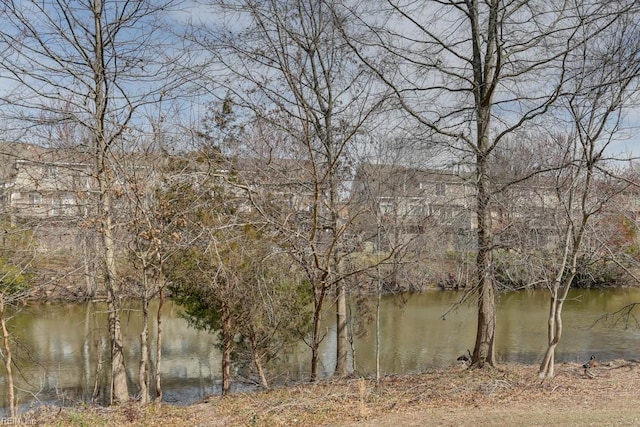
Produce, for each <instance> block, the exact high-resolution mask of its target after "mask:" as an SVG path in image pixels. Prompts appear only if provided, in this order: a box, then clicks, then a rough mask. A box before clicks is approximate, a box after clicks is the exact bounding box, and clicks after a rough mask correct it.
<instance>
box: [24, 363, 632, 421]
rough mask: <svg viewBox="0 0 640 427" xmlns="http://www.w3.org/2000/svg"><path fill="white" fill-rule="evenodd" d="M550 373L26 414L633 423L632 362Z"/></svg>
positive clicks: (490, 373)
mask: <svg viewBox="0 0 640 427" xmlns="http://www.w3.org/2000/svg"><path fill="white" fill-rule="evenodd" d="M556 370H557V375H556V377H555V378H554V379H553V380H548V381H541V380H539V379H538V378H537V367H535V366H522V365H508V366H502V367H500V368H499V369H490V370H466V369H463V368H462V367H459V366H455V367H451V368H449V369H443V370H434V371H429V372H425V373H422V374H419V375H407V376H390V377H386V378H384V379H383V380H382V381H380V382H379V383H377V384H376V382H375V381H373V380H369V379H362V378H354V379H345V380H336V381H323V382H318V383H314V384H302V385H297V386H292V387H287V388H281V389H275V390H270V391H265V392H257V393H246V394H235V395H232V396H226V397H220V396H212V397H210V398H208V399H207V400H205V401H203V402H200V403H197V404H194V405H190V406H188V407H176V406H171V405H166V404H163V405H149V406H147V407H139V406H137V405H135V404H128V405H123V406H122V407H119V408H65V409H63V410H58V409H55V410H54V409H52V408H49V409H45V410H42V411H40V412H37V413H34V414H30V417H31V419H32V420H35V421H36V422H37V424H38V425H50V426H70V425H71V426H84V425H86V426H100V425H102V426H121V425H122V426H124V425H130V426H152V425H158V426H295V425H300V426H322V425H327V426H340V425H341V426H359V425H363V426H385V425H399V424H401V425H402V426H403V427H407V426H419V425H425V424H428V425H451V426H453V425H455V426H460V425H483V426H484V425H518V426H521V425H576V426H578V425H581V426H582V425H594V426H595V425H598V426H601V425H640V410H639V409H638V408H639V407H640V406H639V404H640V365H638V364H637V363H636V362H627V361H621V360H620V361H614V362H612V363H610V364H608V366H600V367H598V368H596V369H594V370H593V372H594V374H595V378H588V377H587V376H585V375H584V373H583V370H582V367H581V366H580V365H579V364H564V365H559V366H557V369H556Z"/></svg>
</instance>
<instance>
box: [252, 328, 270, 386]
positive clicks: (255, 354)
mask: <svg viewBox="0 0 640 427" xmlns="http://www.w3.org/2000/svg"><path fill="white" fill-rule="evenodd" d="M250 339H251V355H252V358H253V365H254V366H255V368H256V372H257V373H258V377H259V378H260V384H262V387H263V388H264V389H268V388H269V382H268V381H267V377H266V375H265V373H264V367H263V366H262V357H261V356H260V350H259V349H258V342H257V339H256V335H255V334H254V333H252V334H251V338H250Z"/></svg>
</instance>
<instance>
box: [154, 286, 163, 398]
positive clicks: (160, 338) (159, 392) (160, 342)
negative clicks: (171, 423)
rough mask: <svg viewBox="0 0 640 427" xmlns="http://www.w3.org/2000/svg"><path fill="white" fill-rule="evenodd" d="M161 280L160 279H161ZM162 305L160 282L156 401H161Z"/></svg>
mask: <svg viewBox="0 0 640 427" xmlns="http://www.w3.org/2000/svg"><path fill="white" fill-rule="evenodd" d="M161 280H162V279H161ZM163 305H164V288H163V283H161V284H160V292H159V295H158V313H157V316H156V327H157V329H158V334H157V336H156V369H155V387H156V399H155V401H156V402H162V386H161V382H160V381H161V377H160V367H161V366H162V364H161V362H162V306H163Z"/></svg>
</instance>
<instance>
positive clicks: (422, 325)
mask: <svg viewBox="0 0 640 427" xmlns="http://www.w3.org/2000/svg"><path fill="white" fill-rule="evenodd" d="M461 297H462V293H460V292H456V291H430V292H423V293H416V294H410V295H402V296H400V297H399V296H386V297H384V298H383V299H382V302H381V310H380V312H381V320H380V336H381V357H380V368H381V372H382V374H383V375H384V374H403V373H412V372H420V371H424V370H426V369H429V368H437V367H443V366H449V365H451V364H453V363H456V358H457V357H458V356H460V355H462V354H465V353H466V351H467V349H473V345H474V340H475V330H476V311H475V301H474V300H470V301H468V302H464V303H460V304H458V303H459V301H460V298H461ZM372 298H375V297H372ZM632 302H640V289H635V288H626V289H607V290H572V292H571V294H570V299H569V300H568V301H567V302H566V303H565V309H564V316H563V319H564V326H565V329H564V334H563V338H562V341H561V343H560V345H559V346H558V348H557V352H556V360H557V361H558V362H569V361H570V362H582V361H585V360H587V359H588V358H589V355H591V354H595V355H596V356H597V357H598V358H599V359H601V360H610V359H616V358H626V359H631V358H639V355H638V352H639V347H640V341H639V339H640V329H638V328H636V327H630V328H626V329H625V328H624V327H616V328H610V327H607V326H606V325H604V324H603V323H602V322H596V320H597V319H598V318H599V317H601V316H602V315H603V314H606V313H612V312H615V311H616V310H618V309H620V308H621V307H623V306H625V305H626V304H629V303H632ZM548 306H549V294H548V292H547V291H544V290H536V291H521V292H514V293H505V294H501V295H500V297H499V303H498V322H497V331H496V350H497V356H498V361H499V362H521V363H538V362H539V361H540V360H541V358H542V355H543V353H544V350H545V341H546V318H547V313H548ZM134 307H135V306H134V305H133V304H132V305H129V306H128V308H127V309H126V310H125V311H124V312H123V316H122V323H123V331H124V333H125V345H126V347H125V348H126V350H127V351H126V357H127V368H128V370H129V376H130V378H131V379H135V378H137V366H138V357H139V356H138V353H139V349H140V345H139V341H138V340H139V338H138V336H139V333H140V329H141V316H140V313H139V311H137V310H136V309H135V308H134ZM155 309H156V307H153V311H152V312H153V313H155ZM179 312H180V308H179V307H178V306H176V305H175V304H172V303H171V302H168V303H165V305H164V307H163V334H164V335H163V362H162V369H161V372H162V383H163V390H164V397H165V399H164V400H165V401H167V402H174V403H180V404H185V403H190V402H194V401H196V400H199V399H202V398H203V397H205V396H206V395H208V394H212V393H218V392H219V390H220V380H221V378H220V372H219V371H220V354H219V352H218V350H217V348H216V346H215V344H216V338H215V337H214V336H212V335H210V334H208V333H206V332H202V331H197V330H195V329H193V328H191V327H189V325H188V324H187V323H186V321H185V320H183V319H182V318H181V317H180V316H179ZM326 319H327V320H326V321H325V327H326V330H327V336H326V338H325V340H324V342H323V345H322V347H321V358H320V364H321V366H320V375H321V376H328V375H331V373H332V371H333V367H334V365H335V347H334V346H335V329H334V328H333V324H332V321H333V319H334V316H333V314H332V313H328V315H327V316H326ZM10 325H11V326H12V328H13V329H12V331H13V334H14V336H15V338H16V343H17V344H16V347H17V348H16V353H17V354H16V365H15V366H16V368H17V369H16V370H15V371H16V372H15V377H16V378H15V380H16V385H17V387H18V393H17V395H18V397H19V402H18V403H19V404H20V405H21V407H22V409H26V408H28V407H30V406H32V405H36V404H39V403H52V402H55V403H57V404H67V403H72V402H78V401H81V400H85V401H90V400H91V399H92V398H93V397H95V396H105V395H106V390H105V389H104V387H105V386H104V383H106V381H97V380H96V378H104V377H105V375H106V371H105V369H107V368H106V367H107V366H108V360H107V358H108V356H107V355H108V349H109V342H108V339H107V323H106V313H105V305H104V304H102V303H78V304H32V305H29V306H26V307H23V308H22V309H21V310H20V311H19V312H18V313H16V315H15V316H14V317H13V318H12V319H11V321H10ZM634 326H635V325H634ZM151 329H152V330H151V333H152V337H153V339H155V332H156V330H155V322H153V323H152V328H151ZM366 331H367V333H366V334H365V335H364V336H362V337H358V338H356V339H355V340H354V344H353V350H354V352H353V353H354V354H353V357H352V363H353V365H354V367H355V370H356V371H357V373H359V374H363V375H373V374H375V367H376V357H375V324H370V325H368V326H367V327H366ZM289 356H290V357H289V359H288V361H287V363H286V365H283V366H282V368H281V372H279V377H278V380H279V381H281V382H285V381H299V380H305V379H306V378H308V375H309V369H310V368H309V361H310V356H309V351H308V349H307V348H306V347H305V346H304V345H303V344H302V343H301V344H300V345H299V346H298V348H297V350H296V351H295V352H294V353H293V354H291V355H289ZM0 371H1V374H2V375H0V384H1V385H0V399H2V405H3V407H5V408H6V395H5V393H6V389H7V387H6V377H5V376H4V369H2V368H0ZM3 385H4V386H3ZM235 387H236V390H238V389H239V388H242V384H241V383H236V385H235Z"/></svg>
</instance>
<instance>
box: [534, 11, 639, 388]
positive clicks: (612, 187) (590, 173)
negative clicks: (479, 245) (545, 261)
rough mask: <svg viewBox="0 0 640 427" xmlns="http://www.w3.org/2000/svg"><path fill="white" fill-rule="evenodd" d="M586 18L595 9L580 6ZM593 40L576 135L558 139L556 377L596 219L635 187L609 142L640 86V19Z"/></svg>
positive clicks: (580, 76)
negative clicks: (567, 316)
mask: <svg viewBox="0 0 640 427" xmlns="http://www.w3.org/2000/svg"><path fill="white" fill-rule="evenodd" d="M578 12H580V13H581V15H582V16H585V15H586V14H588V13H590V11H589V9H578ZM582 31H583V32H584V34H585V38H586V40H585V42H584V43H583V44H582V45H581V49H579V50H577V51H576V52H575V53H574V55H572V56H571V58H570V59H571V62H572V65H573V69H572V71H573V72H572V75H571V78H570V79H569V82H570V85H571V86H570V87H571V89H572V90H571V91H570V95H568V96H567V97H566V99H565V106H566V110H567V112H568V116H569V117H570V118H571V121H570V122H569V123H570V125H572V127H573V129H574V130H573V132H571V134H570V135H569V136H568V137H567V138H566V139H563V140H561V141H558V144H559V148H560V147H561V150H562V153H563V155H562V163H564V164H566V165H567V166H566V167H565V168H563V169H562V170H560V171H559V173H558V174H557V180H556V181H557V184H556V188H557V191H558V201H559V203H560V206H561V211H562V212H563V214H564V218H563V220H562V222H561V224H562V228H563V230H562V233H561V234H560V235H561V236H562V239H561V242H559V243H560V246H559V249H560V251H561V253H562V255H561V256H560V259H559V263H558V265H557V267H556V269H555V271H554V277H553V279H552V280H551V283H550V285H549V290H550V292H551V301H550V310H549V319H548V346H547V350H546V352H545V356H544V358H543V360H542V363H541V364H540V370H539V375H540V377H541V378H546V377H553V376H554V354H555V348H556V346H557V345H558V343H559V341H560V338H561V337H562V330H563V324H562V308H563V304H564V301H565V299H566V298H567V294H568V292H569V289H570V287H571V285H572V283H573V281H574V279H575V278H576V274H577V267H578V260H579V256H580V255H581V254H582V253H584V252H585V251H587V252H588V251H589V250H591V249H590V248H588V247H586V245H585V243H586V242H585V240H586V237H587V236H588V234H589V231H590V228H591V227H592V223H593V220H594V218H596V217H597V216H598V215H600V214H602V213H603V211H605V210H606V209H607V208H609V209H611V208H610V205H611V204H612V203H613V202H614V201H615V200H616V196H618V195H620V194H621V193H622V192H623V191H624V190H626V189H627V187H628V186H629V185H630V184H629V182H627V180H622V179H621V178H622V177H621V176H620V175H618V174H616V171H615V169H613V167H614V165H613V164H612V162H611V159H608V158H607V157H608V151H607V149H608V148H609V146H610V145H611V144H612V143H613V142H614V141H615V138H616V136H617V134H618V133H619V132H620V131H621V127H622V122H623V116H624V111H625V107H628V101H629V99H630V98H629V97H630V95H631V94H632V93H633V92H634V91H635V90H637V84H638V77H640V61H638V58H637V54H636V46H637V43H638V24H637V17H634V15H620V16H619V17H616V19H615V20H614V21H613V22H611V24H610V26H609V28H607V29H606V31H603V32H602V33H601V34H600V36H599V37H597V38H595V39H590V38H589V37H588V35H590V34H592V32H593V29H592V28H591V27H590V26H588V25H587V26H585V27H584V28H583V29H582Z"/></svg>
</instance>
